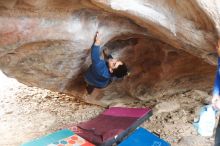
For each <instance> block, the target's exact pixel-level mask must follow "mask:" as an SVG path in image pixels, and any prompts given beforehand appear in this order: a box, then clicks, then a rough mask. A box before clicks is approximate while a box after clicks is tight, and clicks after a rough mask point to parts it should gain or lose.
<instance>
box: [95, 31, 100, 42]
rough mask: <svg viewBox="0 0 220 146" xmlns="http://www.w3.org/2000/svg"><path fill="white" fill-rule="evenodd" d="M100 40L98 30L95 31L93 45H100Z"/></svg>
mask: <svg viewBox="0 0 220 146" xmlns="http://www.w3.org/2000/svg"><path fill="white" fill-rule="evenodd" d="M100 43H101V40H100V37H99V32H98V31H97V33H96V36H95V45H100Z"/></svg>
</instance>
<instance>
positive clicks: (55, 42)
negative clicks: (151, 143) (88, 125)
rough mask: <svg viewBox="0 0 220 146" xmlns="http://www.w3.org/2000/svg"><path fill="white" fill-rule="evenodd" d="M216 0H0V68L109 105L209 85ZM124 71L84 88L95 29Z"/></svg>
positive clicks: (219, 22) (218, 22)
mask: <svg viewBox="0 0 220 146" xmlns="http://www.w3.org/2000/svg"><path fill="white" fill-rule="evenodd" d="M219 6H220V2H219V1H218V0H213V1H209V0H193V1H176V0H154V1H150V0H126V1H120V2H119V1H117V0H90V1H89V0H88V1H85V0H68V1H63V0H53V1H51V0H10V1H3V0H0V22H1V23H0V38H1V39H0V69H1V70H2V71H3V72H4V73H5V74H7V75H8V76H10V77H13V78H16V79H17V80H18V81H20V82H22V83H24V84H27V85H29V86H38V87H41V88H46V89H50V90H53V91H59V92H64V93H67V94H71V95H74V96H77V97H78V98H82V99H84V100H86V101H87V102H90V103H95V104H99V105H102V106H109V105H114V104H118V103H126V102H129V101H132V100H135V99H141V100H150V99H152V98H157V97H160V96H163V95H165V94H174V93H176V92H182V91H186V90H188V89H201V88H203V89H210V87H211V86H212V84H213V79H214V74H215V66H214V65H215V64H216V59H217V55H216V53H215V45H216V42H217V39H218V36H219V35H220V19H219V18H220V7H219ZM97 30H98V31H99V32H100V34H101V39H102V45H101V46H106V47H108V48H109V49H110V50H111V52H112V54H113V56H114V57H116V58H120V59H122V60H123V61H124V62H126V64H127V65H128V67H129V69H130V71H131V75H130V76H129V77H127V78H125V79H124V80H121V81H116V82H113V83H112V84H111V85H110V86H108V87H107V88H105V89H101V90H100V89H97V90H95V92H94V93H93V94H92V95H91V96H84V93H85V92H86V91H85V83H84V80H83V75H84V73H85V71H86V69H87V68H88V66H89V65H90V63H91V58H90V47H91V45H92V43H93V40H94V35H95V33H96V31H97Z"/></svg>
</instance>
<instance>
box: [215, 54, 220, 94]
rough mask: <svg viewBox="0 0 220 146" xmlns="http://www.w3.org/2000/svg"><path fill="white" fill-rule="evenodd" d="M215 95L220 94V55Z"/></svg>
mask: <svg viewBox="0 0 220 146" xmlns="http://www.w3.org/2000/svg"><path fill="white" fill-rule="evenodd" d="M213 95H217V96H219V95H220V57H218V67H217V71H216V77H215V84H214V88H213Z"/></svg>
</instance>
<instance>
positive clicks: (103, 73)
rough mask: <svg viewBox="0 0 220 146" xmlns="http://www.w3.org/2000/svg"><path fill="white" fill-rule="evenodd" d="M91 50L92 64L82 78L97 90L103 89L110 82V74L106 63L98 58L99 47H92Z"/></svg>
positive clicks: (99, 53)
mask: <svg viewBox="0 0 220 146" xmlns="http://www.w3.org/2000/svg"><path fill="white" fill-rule="evenodd" d="M91 49H92V50H91V59H92V64H91V65H90V67H89V69H88V70H87V72H86V74H85V76H84V77H85V80H86V82H87V83H88V84H90V85H92V86H94V87H97V88H104V87H106V86H107V85H108V84H109V83H110V82H111V73H110V71H109V68H108V64H107V62H106V61H105V60H102V59H101V58H100V56H101V49H100V46H97V45H93V46H92V48H91Z"/></svg>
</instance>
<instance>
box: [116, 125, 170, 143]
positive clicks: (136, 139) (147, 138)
mask: <svg viewBox="0 0 220 146" xmlns="http://www.w3.org/2000/svg"><path fill="white" fill-rule="evenodd" d="M118 146H170V144H169V143H167V142H166V141H164V140H162V139H160V138H159V137H157V136H156V135H154V134H152V133H150V132H149V131H147V130H146V129H144V128H141V127H140V128H138V129H136V130H135V131H134V133H132V134H131V135H130V136H129V137H128V138H127V139H125V140H124V141H122V142H121V143H120V144H119V145H118Z"/></svg>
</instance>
